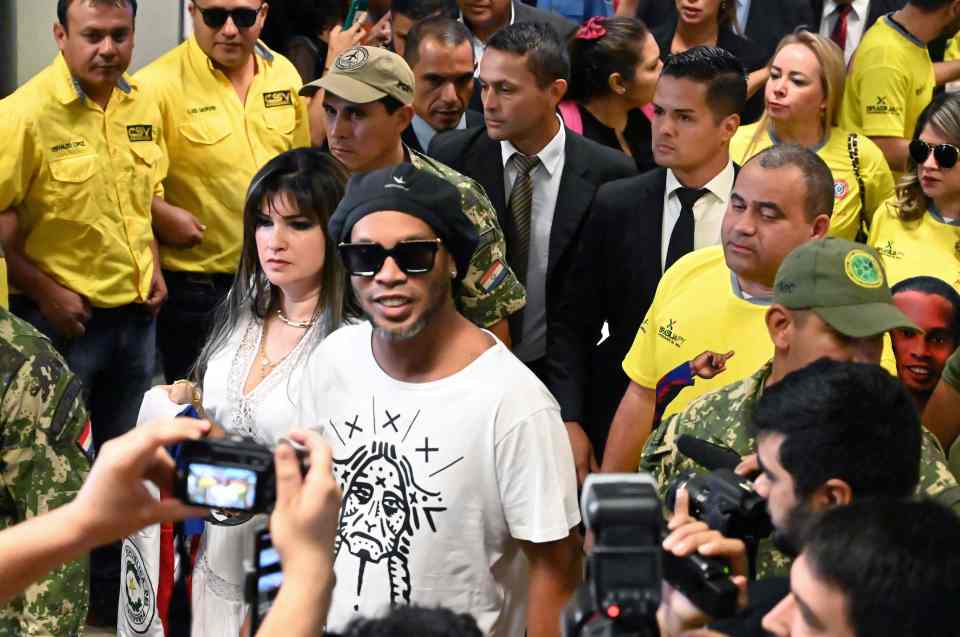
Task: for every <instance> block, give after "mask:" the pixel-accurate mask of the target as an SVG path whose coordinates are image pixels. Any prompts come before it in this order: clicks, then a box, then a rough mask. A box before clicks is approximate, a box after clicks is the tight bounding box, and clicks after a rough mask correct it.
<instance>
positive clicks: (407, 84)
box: [300, 46, 414, 104]
mask: <svg viewBox="0 0 960 637" xmlns="http://www.w3.org/2000/svg"><path fill="white" fill-rule="evenodd" d="M413 85H414V77H413V71H411V70H410V66H409V65H408V64H407V63H406V61H405V60H404V59H403V58H402V57H400V56H399V55H397V54H396V53H393V52H392V51H387V50H386V49H381V48H377V47H372V46H355V47H351V48H349V49H347V50H346V51H344V52H343V53H341V54H340V55H338V56H337V59H336V60H334V62H333V66H331V67H330V70H329V71H328V72H327V74H326V75H324V76H323V77H321V78H320V79H319V80H314V81H313V82H310V83H309V84H306V85H305V86H304V87H303V88H302V89H300V95H305V96H307V97H313V95H314V93H316V92H317V91H318V90H320V89H321V88H323V89H326V90H328V91H330V92H331V93H333V94H334V95H336V96H337V97H340V98H343V99H345V100H347V101H349V102H353V103H355V104H367V103H369V102H375V101H377V100H379V99H383V98H384V97H387V96H390V97H393V98H395V99H397V100H399V101H400V102H401V103H403V104H412V103H413Z"/></svg>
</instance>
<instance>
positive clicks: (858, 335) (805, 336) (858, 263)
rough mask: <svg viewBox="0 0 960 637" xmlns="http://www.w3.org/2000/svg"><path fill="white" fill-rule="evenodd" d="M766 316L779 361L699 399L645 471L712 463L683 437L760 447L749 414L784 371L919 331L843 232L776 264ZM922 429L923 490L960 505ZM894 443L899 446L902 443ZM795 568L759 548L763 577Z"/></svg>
mask: <svg viewBox="0 0 960 637" xmlns="http://www.w3.org/2000/svg"><path fill="white" fill-rule="evenodd" d="M766 321H767V329H768V331H769V333H770V338H771V340H772V341H773V346H774V355H773V360H772V361H771V362H769V363H767V364H766V365H764V366H763V367H762V368H760V369H759V370H758V371H757V372H756V373H755V374H753V375H752V376H750V377H748V378H746V379H744V380H741V381H738V382H736V383H732V384H730V385H728V386H726V387H724V388H722V389H720V390H717V391H716V392H713V393H711V394H707V395H705V396H702V397H701V398H699V399H698V400H696V401H694V402H693V403H691V404H690V405H689V406H688V407H687V408H685V409H684V410H683V411H682V412H679V413H678V414H676V415H674V416H672V417H671V418H670V419H669V420H667V421H666V422H665V423H664V424H663V425H661V428H660V429H659V430H658V431H656V432H654V434H653V435H652V436H651V437H650V439H649V440H648V441H647V444H646V447H645V448H644V451H643V459H642V462H641V465H640V469H641V471H649V472H650V473H651V474H653V476H654V478H655V479H656V480H657V482H658V484H659V487H660V490H661V493H663V492H665V491H666V490H667V488H668V486H669V484H670V482H671V480H673V479H674V478H675V477H676V476H678V475H681V474H683V473H686V472H690V471H695V472H702V471H703V470H704V468H703V467H701V466H700V465H699V464H697V463H696V462H694V461H693V460H691V459H689V458H686V457H685V456H683V455H682V454H681V453H680V451H679V450H678V449H677V446H676V441H677V440H678V438H679V437H680V436H681V435H684V434H686V435H688V436H692V437H694V438H698V439H700V440H706V441H710V442H713V443H716V444H720V445H724V446H726V447H729V448H731V449H732V450H733V451H735V452H736V453H737V454H739V455H741V456H745V455H747V454H752V453H754V452H755V451H756V447H755V444H756V443H755V440H754V438H753V435H752V434H751V433H750V430H749V424H750V420H751V412H752V411H753V409H754V406H755V405H756V403H757V401H758V400H759V398H760V397H761V396H762V395H763V394H764V393H765V392H767V391H769V390H770V389H772V388H773V387H775V386H776V385H777V384H779V383H780V382H782V379H783V378H784V377H785V376H786V375H788V374H789V373H790V372H793V371H795V370H798V369H801V368H803V367H804V366H806V365H808V364H810V363H811V362H813V361H815V360H817V359H818V358H822V357H827V358H830V359H833V360H838V361H856V362H863V363H879V361H880V354H881V350H882V347H883V334H884V333H885V332H887V331H889V330H891V329H894V328H898V327H905V328H908V329H916V328H915V326H913V324H912V323H911V322H910V320H909V319H908V318H907V317H906V316H905V315H904V314H903V313H902V312H901V311H900V310H899V309H897V307H896V306H895V305H894V304H893V299H892V296H891V294H890V290H889V288H888V287H887V281H886V275H885V273H884V271H883V269H882V267H881V265H880V262H879V259H878V257H877V255H876V252H875V251H874V250H873V249H872V248H869V247H866V246H863V245H860V244H856V243H853V242H850V241H846V240H844V239H837V238H827V239H820V240H815V241H811V242H809V243H806V244H804V245H802V246H800V247H798V248H796V249H795V250H794V251H793V252H791V253H790V255H788V256H787V258H786V259H785V260H784V262H783V264H782V266H781V267H780V269H779V271H778V272H777V277H776V282H775V284H774V296H773V305H772V306H771V307H770V309H769V310H767V315H766ZM859 398H860V397H858V396H856V395H855V394H853V393H852V392H851V394H850V395H849V396H845V397H844V399H846V400H850V401H851V402H852V403H854V404H857V403H858V401H859ZM910 422H912V421H910ZM922 433H923V436H922V454H921V459H920V461H919V466H920V482H919V486H918V492H919V493H921V494H925V495H927V496H931V497H936V498H937V499H939V500H940V501H941V502H943V503H944V504H948V505H951V506H953V507H954V508H955V509H956V508H957V507H958V506H960V487H958V485H957V482H956V479H955V478H954V477H953V475H952V474H951V473H950V470H949V468H948V467H947V464H946V460H945V456H944V453H943V451H942V449H941V448H940V446H939V444H938V443H937V441H936V440H935V439H934V437H933V436H932V435H931V434H930V433H929V432H926V431H925V430H922ZM890 444H892V445H893V446H894V447H895V448H896V447H897V446H898V442H896V441H892V442H891V443H890ZM868 461H869V462H876V460H874V459H872V458H871V459H870V460H868ZM745 464H747V463H745ZM788 567H789V562H788V560H786V559H784V558H783V556H780V555H776V554H771V553H770V552H768V551H765V550H763V547H761V551H760V556H759V558H758V563H757V573H758V574H759V575H767V574H780V575H785V574H786V572H787V569H788Z"/></svg>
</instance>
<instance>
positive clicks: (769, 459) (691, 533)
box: [660, 359, 960, 637]
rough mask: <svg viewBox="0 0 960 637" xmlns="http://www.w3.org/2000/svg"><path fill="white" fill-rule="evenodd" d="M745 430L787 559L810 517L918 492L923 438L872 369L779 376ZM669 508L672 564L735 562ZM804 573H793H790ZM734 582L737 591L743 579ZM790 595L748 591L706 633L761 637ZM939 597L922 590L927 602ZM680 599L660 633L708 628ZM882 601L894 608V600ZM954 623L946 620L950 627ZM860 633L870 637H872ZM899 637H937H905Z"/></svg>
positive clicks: (827, 368)
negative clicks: (681, 560) (702, 559)
mask: <svg viewBox="0 0 960 637" xmlns="http://www.w3.org/2000/svg"><path fill="white" fill-rule="evenodd" d="M752 431H753V432H754V433H755V434H756V438H757V460H758V464H759V466H760V468H761V473H760V476H759V477H758V478H757V480H756V490H757V492H758V493H759V494H760V495H761V496H762V497H763V498H765V499H766V501H767V509H768V510H769V512H770V517H771V520H772V522H773V526H774V535H773V538H774V542H775V543H776V545H777V547H778V548H780V549H781V550H782V551H784V552H785V553H786V554H788V555H790V556H795V555H797V554H798V553H799V551H800V549H801V548H802V541H803V539H804V538H803V532H804V530H805V529H806V527H807V526H808V525H809V523H810V521H811V519H813V518H814V517H815V515H816V514H818V513H820V512H822V511H825V510H828V509H832V508H835V507H841V506H845V505H849V504H851V503H852V502H854V501H860V500H863V499H870V498H888V499H892V498H905V497H907V496H909V495H910V494H912V493H913V492H914V490H915V488H916V485H917V481H918V476H919V470H918V469H919V465H920V459H921V437H922V434H921V425H920V420H919V416H918V415H917V413H916V409H915V408H914V407H913V403H912V400H911V398H910V396H909V394H908V393H907V392H906V390H905V389H904V388H903V386H902V385H901V384H900V383H899V382H898V381H897V379H895V378H894V377H892V376H890V375H889V374H888V373H887V372H886V371H885V370H884V369H883V368H881V367H879V366H877V365H872V364H862V363H848V362H838V361H833V360H830V359H821V360H819V361H817V362H815V363H813V364H812V365H809V366H807V367H804V368H802V369H800V370H797V371H795V372H792V373H790V374H787V375H786V376H785V377H784V378H783V379H782V380H781V381H780V382H779V383H777V384H776V385H774V386H772V387H769V388H767V389H766V390H765V391H764V393H763V395H762V396H761V397H760V399H759V400H758V402H757V405H756V409H755V411H754V414H753V426H752ZM677 501H678V505H677V512H678V515H676V516H675V517H674V519H672V520H671V521H670V528H671V529H672V533H671V535H670V536H668V537H667V539H666V540H665V541H664V547H665V548H667V549H668V550H671V551H672V552H673V553H675V554H677V555H680V556H684V555H689V554H691V553H694V552H698V553H700V554H703V555H723V556H725V557H736V556H737V555H738V553H739V550H740V548H741V547H742V545H741V546H740V547H738V546H736V545H735V544H734V543H732V542H731V541H729V540H727V539H726V538H723V537H722V536H719V534H717V533H716V532H714V531H708V530H707V529H706V525H705V524H703V523H702V522H699V521H696V520H693V519H692V518H690V517H688V516H685V515H684V512H685V507H686V498H684V497H678V498H677ZM915 542H916V544H917V546H916V549H917V550H921V548H922V547H924V546H926V545H927V544H928V543H929V542H930V539H929V538H926V537H918V538H916V540H915ZM852 546H853V545H851V547H850V548H851V550H852ZM939 548H940V550H942V551H943V552H944V555H946V556H949V555H950V554H951V553H950V552H951V551H953V552H954V553H955V552H956V548H955V542H949V543H947V544H944V545H943V546H941V547H939ZM868 557H869V559H873V560H877V561H879V560H881V559H882V557H881V556H868ZM865 559H866V558H865ZM954 559H956V558H954ZM741 560H742V558H741ZM734 564H735V565H736V562H734ZM741 564H742V561H741ZM803 568H804V567H803V566H802V565H801V566H799V567H798V566H797V565H794V567H793V570H794V574H796V572H797V570H798V569H799V570H803ZM735 570H737V569H736V568H735ZM740 570H742V567H741V569H740ZM910 572H912V569H911V571H910ZM865 575H866V573H865ZM897 575H899V576H900V577H901V579H902V581H901V584H902V586H904V587H906V588H909V587H910V586H912V585H913V583H912V582H911V581H909V580H912V579H913V578H911V577H910V576H908V575H907V574H906V571H904V572H901V573H897ZM736 582H737V583H738V584H739V585H740V586H741V588H742V587H743V581H742V580H736ZM788 592H789V588H788V582H787V580H786V578H781V577H771V578H767V579H763V580H760V581H759V582H755V583H752V584H751V586H750V591H749V604H748V606H747V608H746V609H745V610H743V611H742V612H741V613H740V614H739V615H738V616H737V617H735V618H732V619H727V620H721V621H719V622H717V623H716V624H714V626H713V627H714V628H715V629H716V630H719V631H721V632H722V633H724V634H729V635H762V634H764V633H763V632H762V631H761V628H760V622H761V619H762V618H763V616H764V615H765V614H766V613H767V612H768V611H769V610H770V609H771V608H773V607H774V606H775V605H776V604H777V603H778V602H779V601H780V600H782V599H783V598H784V597H786V595H787V594H788ZM942 594H943V592H942V591H939V590H936V591H933V590H932V591H930V595H931V596H932V597H937V598H938V597H939V596H941V595H942ZM906 599H910V596H907V597H906ZM684 601H685V600H683V599H680V598H678V597H677V596H676V593H675V592H674V591H672V590H668V592H667V594H666V595H665V599H664V603H663V604H662V605H661V609H660V610H661V613H660V614H661V617H662V626H665V627H666V632H663V634H665V635H677V634H680V633H681V632H682V630H685V629H690V628H695V627H697V626H702V625H704V624H706V623H707V621H709V619H708V618H707V617H705V616H704V614H703V613H700V612H698V611H697V610H696V609H695V608H693V607H692V606H691V605H689V604H685V603H684ZM742 601H746V600H742ZM886 602H887V603H888V604H891V605H897V606H899V604H900V603H899V602H897V601H896V600H895V599H894V598H893V597H891V598H889V599H887V600H886ZM899 612H907V611H906V610H904V609H900V610H899ZM955 619H960V617H956V616H955ZM956 624H957V622H956V621H953V622H952V623H951V624H950V626H951V627H955V626H956ZM897 628H898V629H900V628H902V627H900V626H897ZM830 634H835V633H830ZM849 634H852V633H849ZM864 634H870V635H871V637H873V635H874V634H875V633H864ZM897 634H917V635H927V634H930V635H933V634H943V633H924V632H918V633H909V632H908V631H906V630H905V631H904V632H903V633H897Z"/></svg>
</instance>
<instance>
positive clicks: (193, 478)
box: [187, 463, 257, 511]
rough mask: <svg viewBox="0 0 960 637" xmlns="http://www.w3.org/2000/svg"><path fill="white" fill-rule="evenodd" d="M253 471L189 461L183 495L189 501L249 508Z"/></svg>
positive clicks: (253, 496) (253, 490) (253, 497)
mask: <svg viewBox="0 0 960 637" xmlns="http://www.w3.org/2000/svg"><path fill="white" fill-rule="evenodd" d="M256 496H257V474H256V472H255V471H253V470H252V469H242V468H239V467H219V466H216V465H210V464H202V463H191V464H190V466H189V469H188V471H187V497H188V499H189V500H190V502H191V503H193V504H198V505H200V506H207V507H212V508H220V509H239V510H243V511H247V510H250V509H252V508H253V505H254V502H255V500H256Z"/></svg>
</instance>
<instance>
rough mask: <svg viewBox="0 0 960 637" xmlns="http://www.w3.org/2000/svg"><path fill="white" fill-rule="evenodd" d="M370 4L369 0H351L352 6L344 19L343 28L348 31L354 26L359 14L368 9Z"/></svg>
mask: <svg viewBox="0 0 960 637" xmlns="http://www.w3.org/2000/svg"><path fill="white" fill-rule="evenodd" d="M369 6H370V2H369V0H350V8H349V9H347V17H346V18H344V19H343V30H344V31H346V30H347V29H349V28H350V27H352V26H353V22H354V21H355V20H356V19H357V14H358V13H360V12H361V11H366V10H367V9H368V8H369Z"/></svg>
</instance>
